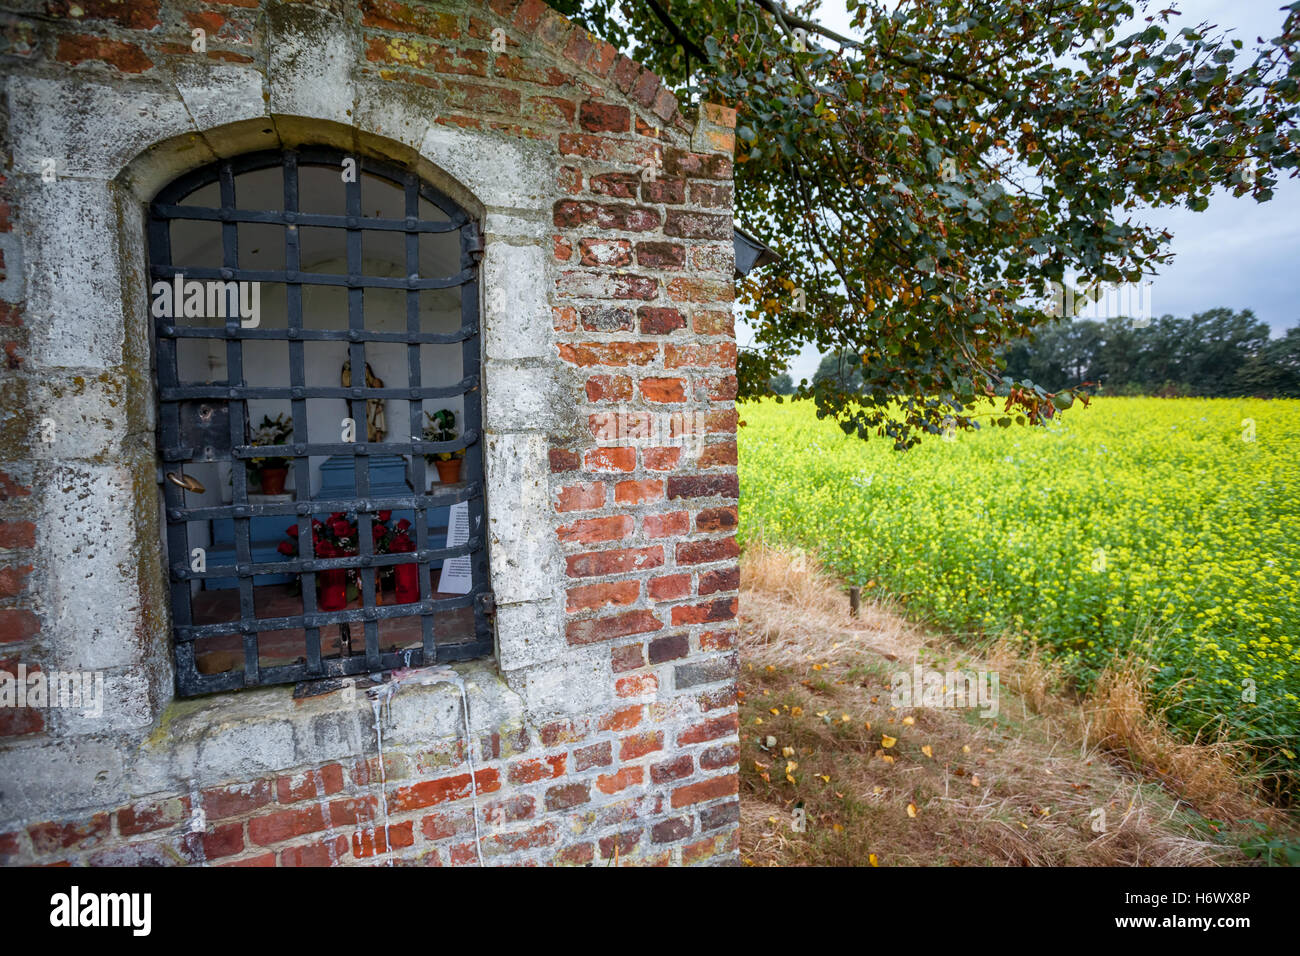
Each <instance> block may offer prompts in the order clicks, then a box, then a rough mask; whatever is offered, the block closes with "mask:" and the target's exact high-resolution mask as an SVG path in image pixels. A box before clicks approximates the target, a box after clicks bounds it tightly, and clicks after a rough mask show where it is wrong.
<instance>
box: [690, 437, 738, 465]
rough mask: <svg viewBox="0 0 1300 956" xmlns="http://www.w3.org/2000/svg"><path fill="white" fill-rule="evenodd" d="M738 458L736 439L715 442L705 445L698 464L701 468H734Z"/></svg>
mask: <svg viewBox="0 0 1300 956" xmlns="http://www.w3.org/2000/svg"><path fill="white" fill-rule="evenodd" d="M738 460H739V458H738V453H737V450H736V443H735V442H734V441H729V442H715V443H713V444H710V445H705V446H704V448H703V449H702V450H701V451H700V457H699V459H698V460H697V461H696V464H697V465H699V467H701V468H734V467H735V466H736V464H737V462H738Z"/></svg>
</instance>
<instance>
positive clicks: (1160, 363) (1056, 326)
mask: <svg viewBox="0 0 1300 956" xmlns="http://www.w3.org/2000/svg"><path fill="white" fill-rule="evenodd" d="M856 358H857V357H856V355H854V354H853V353H851V352H838V353H832V354H830V355H827V356H824V357H823V358H822V360H821V363H820V364H819V365H818V367H817V371H816V372H815V373H814V375H813V380H812V383H811V384H812V387H813V388H814V389H815V388H816V387H817V385H818V383H820V382H822V381H823V380H827V379H829V380H831V381H832V382H834V383H836V384H838V385H840V386H841V387H843V388H845V390H850V389H858V388H861V386H862V375H861V372H860V371H859V368H860V365H861V363H860V361H855V359H856ZM999 358H1000V359H1001V361H1003V362H1005V367H1004V368H1003V370H1002V376H1003V378H1004V379H1008V380H1021V379H1032V380H1033V381H1034V382H1035V383H1036V384H1038V385H1041V386H1042V387H1043V388H1045V389H1047V390H1049V391H1056V390H1058V389H1064V388H1075V387H1078V386H1081V385H1083V384H1084V383H1091V385H1090V386H1089V390H1090V391H1092V392H1093V393H1094V394H1098V395H1159V396H1199V397H1207V398H1241V397H1256V398H1300V326H1298V327H1296V328H1291V329H1288V330H1287V332H1286V334H1285V335H1282V336H1280V337H1278V338H1271V337H1270V334H1269V327H1268V325H1267V323H1264V322H1261V321H1260V320H1259V319H1257V318H1256V317H1255V314H1254V313H1253V312H1252V311H1251V310H1249V309H1243V310H1242V311H1240V312H1234V311H1233V310H1232V309H1227V308H1217V309H1210V310H1208V311H1206V312H1198V313H1196V314H1195V315H1193V316H1192V317H1191V318H1177V317H1175V316H1172V315H1163V316H1161V317H1160V318H1158V319H1157V318H1153V319H1151V320H1150V322H1149V324H1141V323H1139V322H1138V321H1136V320H1134V319H1131V318H1127V317H1115V318H1109V319H1104V320H1098V319H1080V318H1076V319H1073V320H1072V319H1069V318H1063V319H1058V320H1056V321H1053V322H1051V323H1048V324H1047V325H1044V326H1042V327H1040V328H1039V329H1038V330H1037V332H1036V334H1035V335H1033V336H1027V337H1024V338H1021V339H1017V340H1015V341H1013V342H1011V343H1009V344H1008V345H1007V346H1006V347H1004V348H1003V349H1002V350H1001V351H1000V353H999ZM769 384H770V388H771V390H772V392H774V393H775V394H778V395H793V394H794V393H795V392H796V390H797V389H796V386H795V384H794V382H793V380H792V379H791V377H790V375H789V373H782V374H780V375H776V376H774V377H773V378H772V379H771V382H770V383H769Z"/></svg>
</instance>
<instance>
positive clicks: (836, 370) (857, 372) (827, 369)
mask: <svg viewBox="0 0 1300 956" xmlns="http://www.w3.org/2000/svg"><path fill="white" fill-rule="evenodd" d="M822 382H826V383H828V384H829V385H831V386H833V387H834V388H835V389H836V390H838V391H840V392H860V391H862V359H861V358H860V357H859V356H858V354H857V353H856V352H849V351H841V352H836V353H834V354H832V355H824V356H822V360H821V362H820V363H819V364H818V365H817V371H816V372H814V373H813V380H812V384H813V387H814V388H816V387H817V386H818V385H819V384H821V383H822Z"/></svg>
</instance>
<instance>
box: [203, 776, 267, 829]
mask: <svg viewBox="0 0 1300 956" xmlns="http://www.w3.org/2000/svg"><path fill="white" fill-rule="evenodd" d="M199 796H200V800H199V805H200V806H201V807H203V812H204V813H205V814H206V815H207V818H208V819H209V820H223V819H226V818H227V817H238V816H242V815H243V814H245V813H251V812H252V811H253V810H256V809H258V808H259V807H264V806H266V805H267V804H268V803H270V802H271V801H272V800H274V799H275V792H274V790H273V789H272V786H271V781H269V780H255V781H253V782H252V783H247V784H242V785H235V786H229V787H211V788H209V789H207V790H204V791H203V792H202V793H201V794H200V795H199Z"/></svg>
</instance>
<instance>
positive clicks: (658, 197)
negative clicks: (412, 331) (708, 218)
mask: <svg viewBox="0 0 1300 956" xmlns="http://www.w3.org/2000/svg"><path fill="white" fill-rule="evenodd" d="M641 198H642V199H644V200H645V201H646V202H657V203H663V204H664V205H665V206H669V205H676V206H680V205H681V204H682V203H684V202H686V181H685V180H683V179H673V178H671V177H670V178H665V179H659V178H656V179H653V180H648V181H646V182H645V183H643V184H642V186H641ZM661 245H665V246H668V245H672V244H670V243H662V244H661ZM674 248H679V249H680V248H681V247H680V246H674ZM651 258H653V256H652V257H651ZM681 259H682V261H681V262H679V263H677V264H676V265H675V266H674V265H672V264H671V260H670V262H669V263H666V265H667V267H668V268H678V267H680V266H681V264H682V263H684V262H685V261H686V250H685V249H682V255H681ZM641 264H642V265H653V264H654V263H653V262H650V261H646V260H641Z"/></svg>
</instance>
